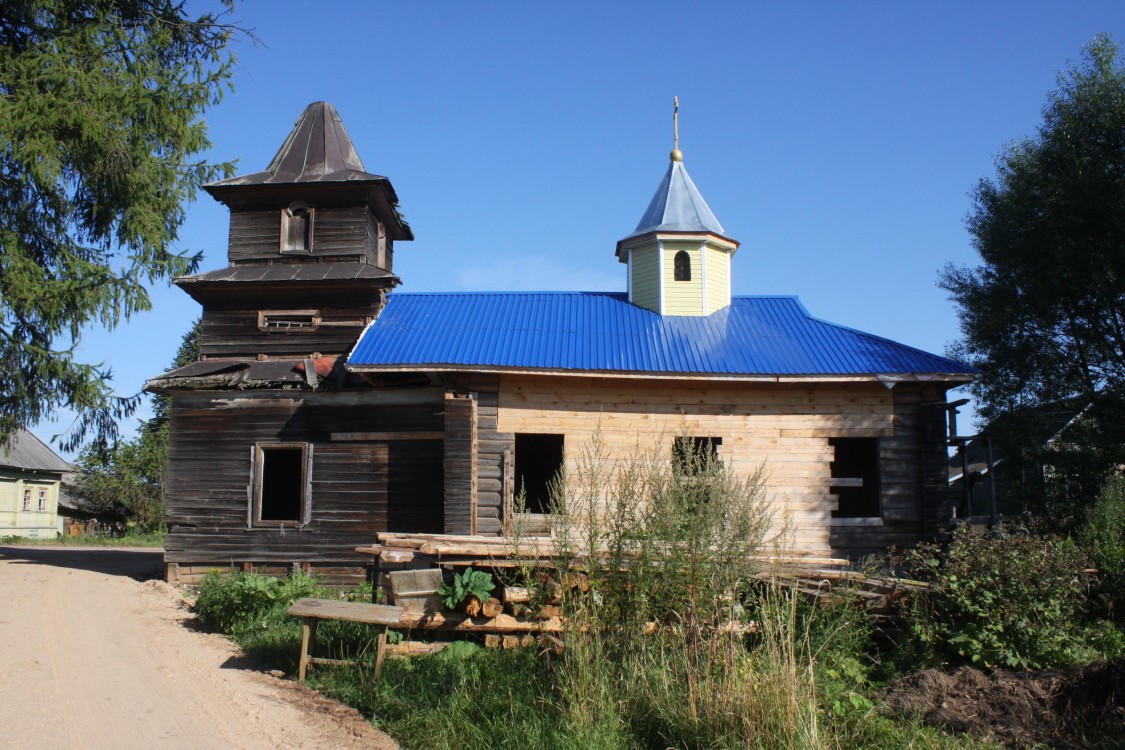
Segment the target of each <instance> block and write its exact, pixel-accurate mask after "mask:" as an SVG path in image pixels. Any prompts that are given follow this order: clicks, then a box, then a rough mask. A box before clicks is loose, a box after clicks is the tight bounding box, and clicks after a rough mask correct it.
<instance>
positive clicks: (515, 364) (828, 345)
mask: <svg viewBox="0 0 1125 750" xmlns="http://www.w3.org/2000/svg"><path fill="white" fill-rule="evenodd" d="M348 365H349V367H351V368H355V369H360V370H376V369H402V368H404V367H408V368H415V367H416V368H418V369H423V370H424V369H428V368H441V369H445V368H457V369H473V370H481V369H501V370H502V369H507V368H512V369H535V370H547V371H579V372H608V373H614V372H618V373H638V374H639V373H650V374H654V375H655V374H667V375H676V374H681V375H697V374H698V375H704V374H713V375H716V376H724V375H725V376H762V375H765V376H773V375H787V376H801V375H823V376H841V375H893V374H921V373H925V374H945V375H954V376H959V377H957V378H955V379H958V380H966V381H967V380H970V379H972V376H973V375H974V374H975V373H976V372H977V371H976V370H974V369H973V368H971V367H969V366H967V365H964V364H961V363H960V362H955V361H953V360H950V359H946V358H945V357H939V356H937V355H935V354H928V353H926V352H923V351H921V350H919V349H915V348H913V347H909V346H906V345H904V344H898V343H895V342H893V341H889V340H887V339H884V338H880V337H878V336H872V335H871V334H867V333H862V332H860V331H856V330H853V329H851V328H845V327H843V326H838V325H834V324H832V323H827V322H825V321H822V320H818V319H816V318H814V317H812V316H810V315H809V314H808V311H807V310H805V308H804V306H803V305H802V304H801V303H800V302H799V301H798V300H797V298H796V297H735V298H733V299H732V301H731V304H730V306H729V307H725V308H723V309H722V310H719V311H718V312H715V313H713V314H711V315H709V316H706V317H686V316H668V315H665V316H662V315H659V314H657V313H654V312H652V311H650V310H646V309H644V308H641V307H637V306H636V305H633V304H631V303H630V302H629V301H628V299H627V297H626V295H625V294H621V293H610V292H502V293H482V292H478V293H424V294H403V293H395V294H392V295H390V296H389V298H388V302H387V306H386V307H385V308H384V309H383V311H382V313H381V314H380V315H379V317H378V318H377V319H376V320H375V322H374V323H372V324H371V325H370V326H369V327H368V328H367V330H366V331H365V332H364V334H363V336H362V337H361V338H360V340H359V342H358V343H357V344H356V346H355V349H353V350H352V353H351V355H350V356H349V358H348Z"/></svg>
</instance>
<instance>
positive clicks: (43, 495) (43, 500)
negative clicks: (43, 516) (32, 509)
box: [38, 487, 47, 513]
mask: <svg viewBox="0 0 1125 750" xmlns="http://www.w3.org/2000/svg"><path fill="white" fill-rule="evenodd" d="M38 500H39V506H38V507H39V512H40V513H45V512H46V511H47V488H46V487H40V488H39V490H38Z"/></svg>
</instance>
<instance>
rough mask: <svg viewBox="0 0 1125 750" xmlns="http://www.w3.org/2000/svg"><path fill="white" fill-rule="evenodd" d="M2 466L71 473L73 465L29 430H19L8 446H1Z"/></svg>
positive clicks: (0, 459)
mask: <svg viewBox="0 0 1125 750" xmlns="http://www.w3.org/2000/svg"><path fill="white" fill-rule="evenodd" d="M0 466H3V467H5V468H13V469H25V470H27V471H49V472H60V473H61V472H64V471H70V470H71V468H73V467H71V465H70V464H69V463H68V462H66V461H64V460H63V459H62V458H60V457H59V456H58V454H56V453H55V452H54V451H53V450H51V449H50V448H49V447H47V444H46V443H44V442H43V441H42V440H40V439H39V438H37V437H35V435H34V434H32V433H31V432H28V431H27V430H17V431H16V432H15V433H14V434H13V435H12V438H11V440H9V441H8V445H7V446H2V445H0Z"/></svg>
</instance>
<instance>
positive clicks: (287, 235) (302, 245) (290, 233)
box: [281, 202, 314, 253]
mask: <svg viewBox="0 0 1125 750" xmlns="http://www.w3.org/2000/svg"><path fill="white" fill-rule="evenodd" d="M313 216H314V211H313V209H311V208H309V207H308V206H307V205H306V204H304V203H299V202H298V203H292V204H290V205H289V207H288V208H283V209H281V252H283V253H311V252H312V241H313Z"/></svg>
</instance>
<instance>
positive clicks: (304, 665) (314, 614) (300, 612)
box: [289, 598, 403, 682]
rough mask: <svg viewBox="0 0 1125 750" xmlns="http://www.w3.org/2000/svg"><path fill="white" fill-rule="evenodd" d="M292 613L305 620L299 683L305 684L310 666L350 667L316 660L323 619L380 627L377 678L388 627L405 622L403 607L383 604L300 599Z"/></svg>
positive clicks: (327, 660)
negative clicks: (320, 625)
mask: <svg viewBox="0 0 1125 750" xmlns="http://www.w3.org/2000/svg"><path fill="white" fill-rule="evenodd" d="M289 614H291V615H293V616H295V617H303V618H304V623H303V624H302V626H301V661H300V665H299V666H298V668H297V680H298V682H304V681H305V673H306V672H307V671H308V668H309V665H310V664H351V663H352V662H351V661H348V660H345V659H324V658H319V657H314V656H313V655H312V652H313V649H315V648H316V626H317V623H319V622H320V621H321V620H346V621H348V622H363V623H367V624H369V625H381V626H382V628H381V629H380V631H379V637H378V646H377V648H376V651H375V679H378V678H379V673H380V672H382V670H383V657H384V656H385V655H386V652H387V628H388V627H390V626H392V625H397V624H398V623H399V621H400V620H402V615H403V610H402V607H388V606H386V605H383V604H366V603H364V602H342V601H336V600H333V599H309V598H305V599H298V600H297V601H295V602H293V606H292V607H290V608H289Z"/></svg>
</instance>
